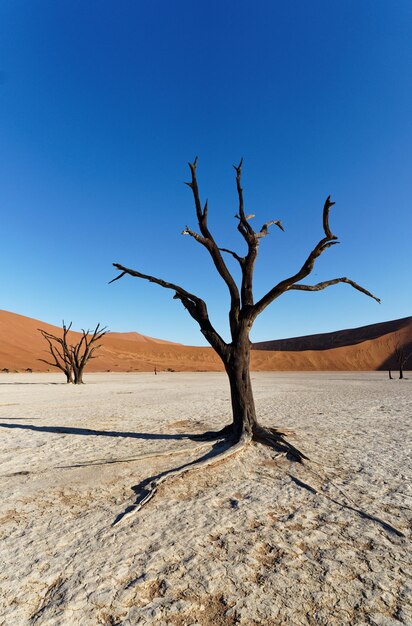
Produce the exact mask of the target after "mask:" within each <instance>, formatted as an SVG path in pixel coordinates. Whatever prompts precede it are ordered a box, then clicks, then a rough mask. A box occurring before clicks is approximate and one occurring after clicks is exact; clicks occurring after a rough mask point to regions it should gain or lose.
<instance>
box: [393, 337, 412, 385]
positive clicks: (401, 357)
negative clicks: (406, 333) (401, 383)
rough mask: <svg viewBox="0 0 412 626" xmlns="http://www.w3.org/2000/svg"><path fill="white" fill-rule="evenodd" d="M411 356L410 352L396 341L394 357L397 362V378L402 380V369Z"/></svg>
mask: <svg viewBox="0 0 412 626" xmlns="http://www.w3.org/2000/svg"><path fill="white" fill-rule="evenodd" d="M411 356H412V352H407V351H406V350H405V346H403V345H401V344H400V343H397V344H396V346H395V359H396V361H397V363H398V368H399V379H400V380H402V379H403V377H404V376H403V370H404V369H405V366H406V364H407V362H408V361H409V359H410V357H411Z"/></svg>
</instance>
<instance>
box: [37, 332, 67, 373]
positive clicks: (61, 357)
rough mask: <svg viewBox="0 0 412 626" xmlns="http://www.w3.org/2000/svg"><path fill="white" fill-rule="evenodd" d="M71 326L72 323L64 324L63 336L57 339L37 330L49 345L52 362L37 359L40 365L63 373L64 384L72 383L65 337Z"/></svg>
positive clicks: (50, 334) (55, 336)
mask: <svg viewBox="0 0 412 626" xmlns="http://www.w3.org/2000/svg"><path fill="white" fill-rule="evenodd" d="M71 326H72V322H70V324H69V325H68V326H66V324H65V323H64V320H63V324H62V328H63V335H62V336H61V337H58V336H57V335H52V333H49V332H47V331H46V330H43V329H42V328H39V329H38V330H39V332H40V333H41V334H42V336H43V337H44V339H45V340H46V341H47V343H48V345H49V352H50V355H51V356H52V358H53V361H46V359H39V361H42V363H46V364H47V365H51V367H57V368H58V369H59V370H61V371H62V372H64V374H65V376H66V382H67V383H72V382H74V381H73V366H72V359H71V346H69V345H68V343H67V335H68V332H69V330H70V328H71Z"/></svg>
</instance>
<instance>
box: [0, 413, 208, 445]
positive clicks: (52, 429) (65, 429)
mask: <svg viewBox="0 0 412 626" xmlns="http://www.w3.org/2000/svg"><path fill="white" fill-rule="evenodd" d="M12 419H24V418H18V417H14V418H12ZM0 428H20V429H21V430H33V431H35V432H42V433H53V434H57V435H82V436H89V435H92V436H94V437H124V438H131V439H145V440H158V439H174V440H182V439H193V440H195V441H197V440H196V439H195V437H196V435H195V434H194V433H176V434H169V433H136V432H127V431H126V432H122V431H117V430H93V429H91V428H77V427H75V426H73V427H71V426H35V425H34V424H8V423H6V422H0Z"/></svg>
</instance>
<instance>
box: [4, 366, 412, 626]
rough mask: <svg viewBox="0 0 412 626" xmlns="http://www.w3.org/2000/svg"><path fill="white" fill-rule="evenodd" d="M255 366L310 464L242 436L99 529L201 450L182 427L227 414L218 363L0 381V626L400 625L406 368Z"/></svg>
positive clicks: (267, 401)
mask: <svg viewBox="0 0 412 626" xmlns="http://www.w3.org/2000/svg"><path fill="white" fill-rule="evenodd" d="M252 377H253V384H254V389H255V395H256V404H257V410H258V415H259V417H260V420H261V421H262V423H264V424H267V425H271V426H284V427H285V428H288V429H292V430H294V431H295V433H296V435H295V436H294V437H293V438H292V439H291V441H292V443H294V445H296V446H298V447H299V448H301V449H302V450H303V451H304V452H305V453H306V454H307V455H308V456H309V457H310V458H311V462H309V463H306V465H305V466H301V465H298V464H296V463H291V462H289V461H287V460H286V459H285V458H284V457H283V456H278V457H276V455H275V453H273V452H271V451H270V450H269V449H267V448H263V447H261V446H256V445H251V446H249V448H248V449H246V450H245V451H244V452H241V453H240V454H239V455H237V456H235V457H233V458H232V459H229V460H227V461H226V462H224V463H220V464H217V465H216V466H214V467H211V468H209V469H207V470H204V471H203V472H193V473H191V474H188V475H186V476H183V477H181V478H178V479H176V480H173V481H171V482H170V483H166V484H165V485H164V486H162V487H161V488H160V489H159V491H158V493H157V494H156V496H155V498H154V499H153V500H152V501H151V502H150V503H149V504H148V505H147V506H146V507H145V508H144V509H143V510H142V511H140V512H139V513H137V514H135V515H134V516H132V517H130V518H126V519H124V520H123V521H122V522H120V523H119V524H118V525H117V526H112V523H113V521H114V520H115V519H116V517H117V516H118V515H119V514H121V513H122V512H123V511H124V510H125V509H126V508H127V507H128V506H129V505H131V504H133V502H134V501H135V499H136V493H135V492H134V491H133V486H136V485H138V483H139V482H140V481H142V480H143V479H145V478H146V477H148V476H153V475H156V474H157V473H159V472H161V471H164V470H166V469H169V468H172V467H175V466H178V465H180V464H182V463H184V462H185V461H186V460H193V459H195V458H197V457H200V456H202V455H203V454H205V453H207V451H209V450H210V445H208V444H207V445H206V446H205V445H203V447H199V443H196V442H194V441H192V440H190V439H188V438H187V437H184V434H185V433H187V434H190V433H194V432H201V431H203V430H204V429H210V428H219V427H221V426H222V425H224V424H225V423H226V422H227V421H228V420H229V418H230V404H229V399H228V385H227V382H226V379H225V376H224V374H216V373H215V374H200V373H198V374H194V373H191V374H190V373H179V374H178V373H161V374H159V375H158V376H154V375H153V374H118V375H116V374H90V375H88V376H87V375H86V377H85V378H86V382H87V384H86V385H84V386H83V387H77V388H76V387H73V386H69V385H65V384H60V383H61V382H62V378H61V377H60V376H59V375H52V374H32V375H31V374H20V375H14V374H9V375H7V374H2V375H0V427H1V429H0V433H1V439H0V444H1V457H0V460H1V463H0V474H1V489H2V494H1V500H0V507H1V509H0V532H1V544H0V561H1V563H0V593H1V603H2V604H1V608H0V615H1V618H0V623H1V624H5V625H7V626H10V625H13V626H15V625H16V626H19V625H23V624H27V625H31V624H35V625H36V626H37V625H46V624H47V625H52V626H63V625H64V626H66V625H68V626H80V625H81V626H83V625H84V626H89V625H90V626H95V625H99V624H101V625H105V626H114V625H118V626H135V625H140V624H142V625H145V624H148V625H151V624H155V625H159V626H167V625H170V626H185V625H186V626H194V625H198V626H209V625H213V626H232V625H234V624H242V625H245V626H256V625H257V624H264V625H268V626H270V625H277V624H287V625H293V626H295V625H305V624H310V625H325V626H332V625H336V626H342V625H345V624H350V625H356V626H362V625H366V624H373V625H379V626H397V625H398V624H412V614H411V595H410V591H411V578H410V574H411V567H410V554H411V550H410V548H411V545H410V537H411V532H410V507H411V503H412V486H411V482H410V478H411V459H410V456H409V452H410V438H409V435H410V422H411V414H412V406H411V405H412V403H411V399H412V380H404V381H399V380H392V381H389V380H388V379H387V377H386V375H385V374H384V373H377V372H374V373H323V374H321V373H311V374H302V373H282V374H280V373H279V374H277V373H255V374H253V376H252ZM182 450H183V452H182ZM168 451H169V452H171V451H174V452H175V453H176V454H173V455H166V456H156V455H157V454H160V453H162V452H168ZM142 455H146V456H145V458H143V459H142V458H141V459H140V460H139V458H138V457H141V456H142ZM151 455H153V456H151ZM401 533H402V535H403V536H402V535H401Z"/></svg>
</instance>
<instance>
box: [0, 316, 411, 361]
mask: <svg viewBox="0 0 412 626" xmlns="http://www.w3.org/2000/svg"><path fill="white" fill-rule="evenodd" d="M38 328H43V329H44V330H47V331H48V332H51V333H53V334H59V333H60V332H61V329H59V328H58V327H56V326H51V325H50V324H45V323H44V322H40V321H38V320H34V319H31V318H29V317H24V316H22V315H17V314H16V313H9V312H7V311H0V370H2V369H3V368H7V369H8V370H9V371H14V370H18V371H24V370H25V369H26V368H31V369H32V370H33V371H47V370H48V369H50V370H51V371H58V370H55V369H54V368H50V367H49V366H48V365H46V364H45V363H42V362H41V361H39V359H41V358H45V359H46V360H47V359H48V356H47V344H46V342H45V341H44V339H43V338H42V336H41V335H40V333H39V331H38ZM70 335H71V336H72V338H73V340H76V341H77V340H78V339H79V338H80V334H79V333H75V332H71V333H70ZM101 343H102V347H101V349H100V350H99V352H98V353H97V354H98V356H97V358H96V359H93V360H92V361H90V363H89V366H88V370H89V371H107V370H111V371H114V372H116V371H118V372H125V371H126V372H127V371H151V370H153V369H154V368H155V367H156V368H157V369H158V370H159V371H160V370H166V369H172V370H176V371H219V370H222V369H223V367H222V365H221V363H220V360H219V358H218V357H217V356H216V354H215V353H214V352H213V350H212V349H211V348H196V347H190V346H183V345H180V344H175V343H171V342H167V341H163V340H161V339H153V338H151V337H145V336H144V335H140V334H139V333H110V334H108V335H106V336H105V337H104V338H103V339H102V342H101ZM398 343H400V344H401V345H404V346H406V349H407V350H409V351H412V317H407V318H404V319H401V320H395V321H390V322H383V323H381V324H372V325H370V326H364V327H362V328H355V329H350V330H343V331H337V332H335V333H325V334H322V335H310V336H307V337H297V338H294V339H282V340H276V341H268V342H263V343H260V344H256V346H255V348H256V349H254V350H253V351H252V369H253V370H255V371H259V370H261V371H287V370H295V371H299V370H301V371H310V370H376V369H387V368H388V367H389V366H390V367H391V368H392V369H395V368H396V363H395V361H394V358H393V353H394V349H395V346H396V345H397V344H398ZM408 365H409V368H412V357H411V359H410V362H409V364H408Z"/></svg>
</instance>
